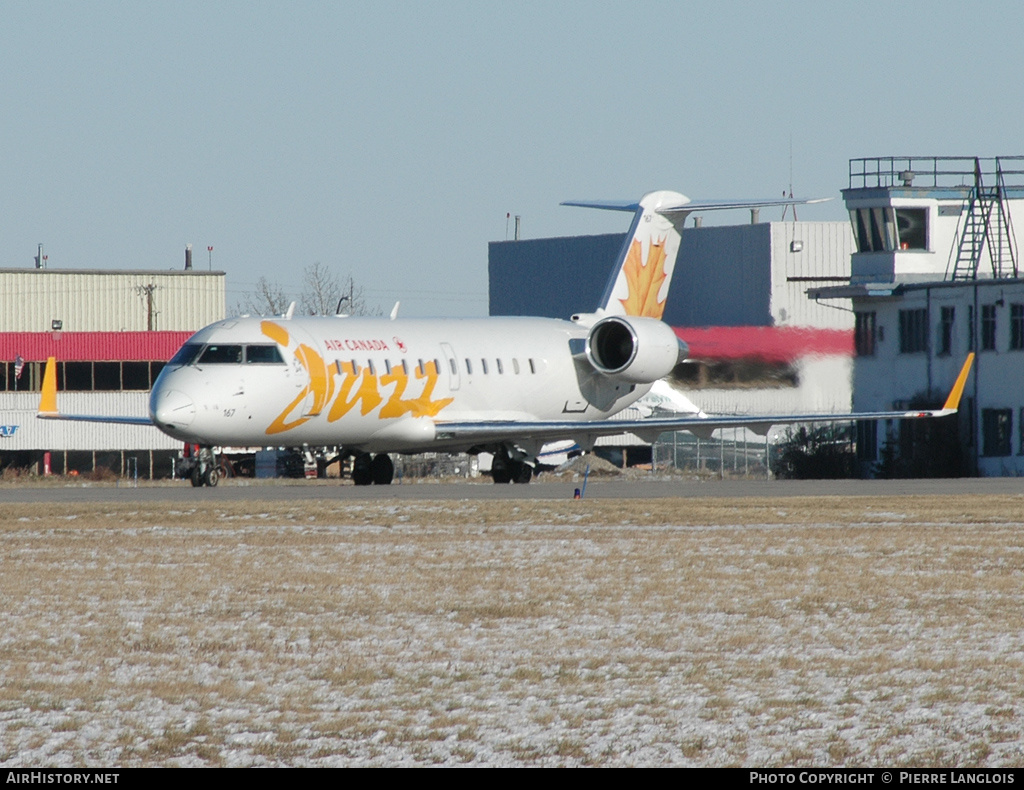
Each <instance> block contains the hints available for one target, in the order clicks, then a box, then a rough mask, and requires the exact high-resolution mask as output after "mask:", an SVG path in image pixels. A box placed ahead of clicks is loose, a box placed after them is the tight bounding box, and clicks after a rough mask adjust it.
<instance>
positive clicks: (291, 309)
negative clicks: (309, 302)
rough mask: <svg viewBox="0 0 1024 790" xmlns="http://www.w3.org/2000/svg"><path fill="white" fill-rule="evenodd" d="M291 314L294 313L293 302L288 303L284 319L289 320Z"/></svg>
mask: <svg viewBox="0 0 1024 790" xmlns="http://www.w3.org/2000/svg"><path fill="white" fill-rule="evenodd" d="M293 315H295V302H292V303H291V304H290V305H288V309H287V310H285V311H284V320H285V321H291V320H292V316H293Z"/></svg>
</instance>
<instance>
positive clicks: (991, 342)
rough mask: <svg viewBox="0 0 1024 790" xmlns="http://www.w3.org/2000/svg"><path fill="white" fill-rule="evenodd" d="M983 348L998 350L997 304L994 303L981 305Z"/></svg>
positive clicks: (984, 349) (983, 349) (985, 349)
mask: <svg viewBox="0 0 1024 790" xmlns="http://www.w3.org/2000/svg"><path fill="white" fill-rule="evenodd" d="M981 350H982V351H995V350H996V306H995V305H994V304H983V305H982V306H981Z"/></svg>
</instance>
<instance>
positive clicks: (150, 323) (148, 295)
mask: <svg viewBox="0 0 1024 790" xmlns="http://www.w3.org/2000/svg"><path fill="white" fill-rule="evenodd" d="M159 287H160V286H158V285H154V284H153V283H150V284H149V285H137V286H135V293H137V294H138V295H139V296H141V297H142V298H143V299H145V300H146V331H147V332H152V331H153V330H154V329H155V328H156V326H155V324H156V313H155V312H154V310H153V292H154V291H155V290H156V289H157V288H159Z"/></svg>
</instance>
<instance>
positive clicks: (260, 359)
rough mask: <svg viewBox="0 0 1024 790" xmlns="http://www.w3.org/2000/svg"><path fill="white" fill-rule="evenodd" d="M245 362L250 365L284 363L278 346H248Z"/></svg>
mask: <svg viewBox="0 0 1024 790" xmlns="http://www.w3.org/2000/svg"><path fill="white" fill-rule="evenodd" d="M245 361H246V362H247V363H248V364H250V365H279V364H283V363H284V359H283V358H282V357H281V352H280V350H279V349H278V348H277V346H246V347H245Z"/></svg>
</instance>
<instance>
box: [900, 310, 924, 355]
mask: <svg viewBox="0 0 1024 790" xmlns="http://www.w3.org/2000/svg"><path fill="white" fill-rule="evenodd" d="M927 350H928V310H927V309H926V308H923V307H922V308H919V309H917V310H900V353H901V354H916V353H918V352H920V351H927Z"/></svg>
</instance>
